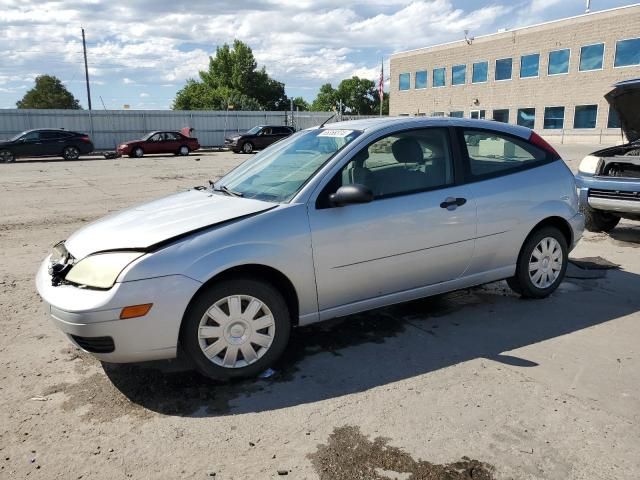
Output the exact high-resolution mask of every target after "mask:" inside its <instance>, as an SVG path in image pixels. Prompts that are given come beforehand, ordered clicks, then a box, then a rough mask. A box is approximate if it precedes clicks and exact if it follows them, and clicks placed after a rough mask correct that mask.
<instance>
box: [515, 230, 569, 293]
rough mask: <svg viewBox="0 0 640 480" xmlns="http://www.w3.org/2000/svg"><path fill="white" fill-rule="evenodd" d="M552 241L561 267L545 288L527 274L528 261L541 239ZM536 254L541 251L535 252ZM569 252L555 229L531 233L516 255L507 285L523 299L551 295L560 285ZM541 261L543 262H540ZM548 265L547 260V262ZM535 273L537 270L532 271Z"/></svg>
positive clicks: (562, 238) (560, 233)
mask: <svg viewBox="0 0 640 480" xmlns="http://www.w3.org/2000/svg"><path fill="white" fill-rule="evenodd" d="M547 238H552V239H554V240H555V241H556V242H557V244H558V246H559V248H560V249H561V253H562V261H561V267H560V270H559V272H558V276H557V277H556V278H555V280H553V282H552V283H551V284H549V285H548V286H545V287H540V286H538V285H536V284H535V283H534V282H533V280H532V278H531V275H530V273H529V265H530V261H531V260H532V259H533V254H534V250H535V249H537V248H538V246H539V244H540V243H541V242H542V241H543V239H547ZM537 251H538V254H539V253H540V252H541V250H537ZM568 255H569V252H568V248H567V239H566V238H565V237H564V235H563V234H562V232H561V231H560V230H558V229H557V228H555V227H542V228H540V229H538V230H535V231H534V232H532V233H531V234H530V235H529V237H527V239H526V240H525V242H524V245H523V246H522V249H521V250H520V254H519V255H518V263H517V265H516V274H515V276H513V277H511V278H508V279H507V283H508V284H509V287H511V289H512V290H513V291H514V292H516V293H518V294H520V295H521V296H522V297H524V298H545V297H548V296H549V295H551V294H552V293H553V292H554V291H555V289H556V288H558V285H560V283H562V280H563V279H564V274H565V272H566V271H567V264H568V260H569V257H568ZM540 261H543V260H540ZM547 263H549V259H548V260H547ZM534 271H536V272H537V270H534Z"/></svg>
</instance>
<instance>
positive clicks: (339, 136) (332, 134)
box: [318, 130, 353, 138]
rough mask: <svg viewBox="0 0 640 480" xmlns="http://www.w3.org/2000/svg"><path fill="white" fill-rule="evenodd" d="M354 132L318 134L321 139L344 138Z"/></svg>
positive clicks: (335, 131) (324, 132) (325, 132)
mask: <svg viewBox="0 0 640 480" xmlns="http://www.w3.org/2000/svg"><path fill="white" fill-rule="evenodd" d="M352 132H353V130H323V131H322V132H320V133H319V134H318V136H319V137H334V138H344V137H346V136H347V135H349V134H350V133H352Z"/></svg>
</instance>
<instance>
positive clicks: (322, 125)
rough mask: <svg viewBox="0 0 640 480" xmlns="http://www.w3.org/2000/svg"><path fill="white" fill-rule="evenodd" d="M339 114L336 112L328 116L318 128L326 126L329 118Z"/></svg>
mask: <svg viewBox="0 0 640 480" xmlns="http://www.w3.org/2000/svg"><path fill="white" fill-rule="evenodd" d="M336 115H337V113H334V114H333V115H331V116H330V117H329V118H327V119H326V120H325V121H324V122H322V123H321V124H320V126H319V127H318V128H322V127H324V124H325V123H327V122H328V121H329V120H331V119H332V118H333V117H335V116H336Z"/></svg>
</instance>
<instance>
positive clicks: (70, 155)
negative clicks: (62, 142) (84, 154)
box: [62, 147, 80, 160]
mask: <svg viewBox="0 0 640 480" xmlns="http://www.w3.org/2000/svg"><path fill="white" fill-rule="evenodd" d="M62 158H64V159H65V160H77V159H78V158H80V150H78V147H65V148H64V150H63V151H62Z"/></svg>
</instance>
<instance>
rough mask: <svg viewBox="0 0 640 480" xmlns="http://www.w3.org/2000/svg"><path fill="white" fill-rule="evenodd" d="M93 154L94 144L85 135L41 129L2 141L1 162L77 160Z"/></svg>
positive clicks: (28, 131)
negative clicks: (24, 158)
mask: <svg viewBox="0 0 640 480" xmlns="http://www.w3.org/2000/svg"><path fill="white" fill-rule="evenodd" d="M91 152H93V143H92V142H91V139H90V138H89V135H87V134H85V133H78V132H69V131H67V130H61V129H52V128H41V129H37V130H27V131H26V132H22V133H20V134H18V135H16V136H15V137H13V138H11V139H9V140H5V141H2V140H0V162H15V160H16V158H20V157H62V158H64V159H65V160H77V159H78V158H79V157H80V155H86V154H88V153H91Z"/></svg>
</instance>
